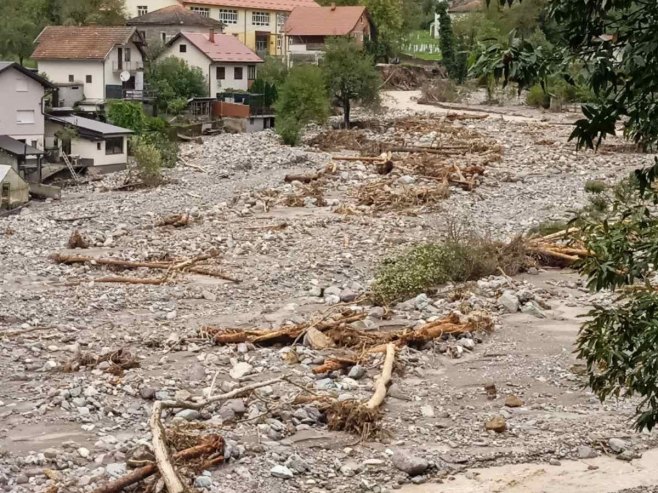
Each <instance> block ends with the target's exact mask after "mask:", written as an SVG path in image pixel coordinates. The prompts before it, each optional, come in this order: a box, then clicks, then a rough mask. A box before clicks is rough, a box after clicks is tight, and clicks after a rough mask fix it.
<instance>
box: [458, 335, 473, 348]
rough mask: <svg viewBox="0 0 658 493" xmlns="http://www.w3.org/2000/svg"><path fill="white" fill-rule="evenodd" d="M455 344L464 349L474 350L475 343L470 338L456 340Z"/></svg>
mask: <svg viewBox="0 0 658 493" xmlns="http://www.w3.org/2000/svg"><path fill="white" fill-rule="evenodd" d="M457 344H459V345H460V346H461V347H463V348H464V349H474V348H475V341H474V340H473V339H471V338H470V337H464V338H462V339H457Z"/></svg>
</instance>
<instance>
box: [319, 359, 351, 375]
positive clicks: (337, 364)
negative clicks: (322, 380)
mask: <svg viewBox="0 0 658 493" xmlns="http://www.w3.org/2000/svg"><path fill="white" fill-rule="evenodd" d="M357 364H358V361H357V360H356V359H354V358H340V357H334V358H327V359H326V360H325V361H324V363H322V364H321V365H320V366H316V367H315V368H313V373H315V374H316V375H320V374H322V373H329V372H330V371H336V370H342V369H343V368H349V367H351V366H354V365H357Z"/></svg>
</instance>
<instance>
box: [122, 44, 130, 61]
mask: <svg viewBox="0 0 658 493" xmlns="http://www.w3.org/2000/svg"><path fill="white" fill-rule="evenodd" d="M123 53H124V55H123V56H124V60H125V61H127V62H129V61H130V48H128V47H126V48H124V49H123Z"/></svg>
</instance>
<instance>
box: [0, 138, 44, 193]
mask: <svg viewBox="0 0 658 493" xmlns="http://www.w3.org/2000/svg"><path fill="white" fill-rule="evenodd" d="M44 154H45V152H44V151H42V150H41V149H37V148H36V147H32V146H31V145H29V144H26V143H25V142H21V141H19V140H16V139H13V138H11V137H10V136H8V135H0V164H1V165H6V166H11V167H12V168H13V169H14V171H15V172H16V173H17V174H18V175H19V176H20V177H21V178H23V179H25V180H27V181H30V182H39V181H41V169H42V164H43V156H44Z"/></svg>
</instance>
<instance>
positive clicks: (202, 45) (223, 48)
mask: <svg viewBox="0 0 658 493" xmlns="http://www.w3.org/2000/svg"><path fill="white" fill-rule="evenodd" d="M180 36H182V37H184V38H185V39H187V40H188V41H189V42H190V43H192V44H193V45H194V46H196V47H197V48H198V49H199V50H200V51H201V52H202V53H203V54H204V55H206V56H207V57H208V58H210V59H211V60H212V61H213V62H227V63H240V62H242V63H260V62H262V61H263V60H262V59H261V58H260V57H259V56H258V55H256V53H254V52H253V51H251V50H250V49H249V48H247V47H246V46H245V45H244V44H242V42H241V41H240V40H239V39H238V38H236V37H235V36H231V35H229V34H215V42H214V43H211V42H210V39H209V34H206V33H187V32H183V33H180V34H179V35H178V36H176V37H175V38H173V39H172V40H171V41H169V44H172V43H173V42H174V41H175V40H176V39H178V38H179V37H180Z"/></svg>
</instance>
